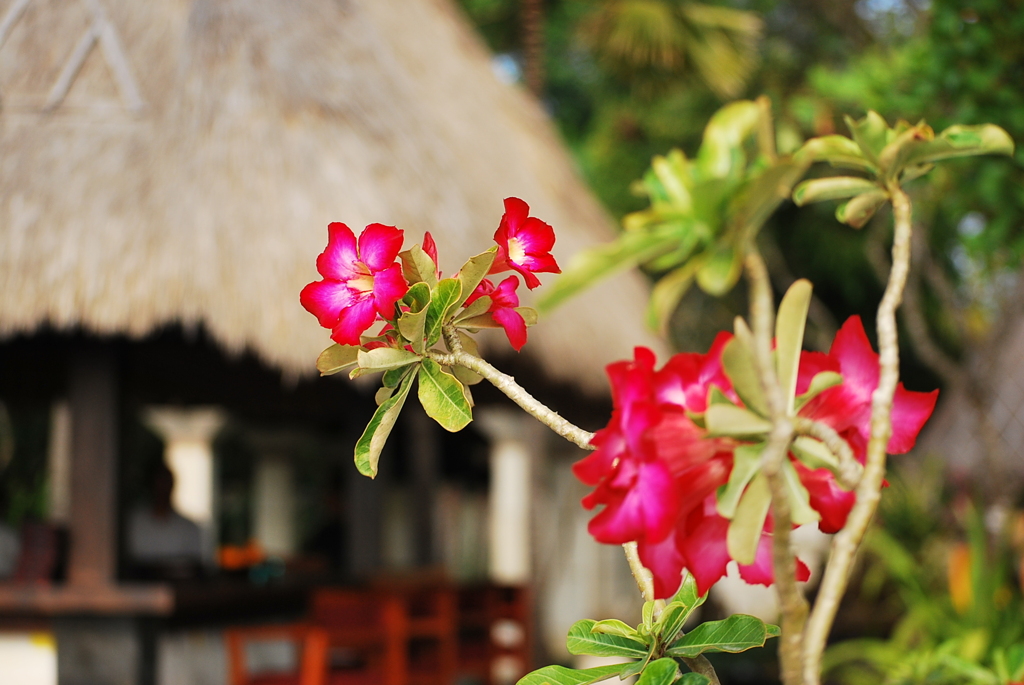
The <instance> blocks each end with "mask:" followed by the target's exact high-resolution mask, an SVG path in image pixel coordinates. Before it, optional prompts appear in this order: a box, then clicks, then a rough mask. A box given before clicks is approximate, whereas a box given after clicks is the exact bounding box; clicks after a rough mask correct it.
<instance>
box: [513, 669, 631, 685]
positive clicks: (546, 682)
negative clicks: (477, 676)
mask: <svg viewBox="0 0 1024 685" xmlns="http://www.w3.org/2000/svg"><path fill="white" fill-rule="evenodd" d="M621 670H622V664H612V665H610V666H597V667H595V668H585V669H582V670H577V669H574V668H566V667H565V666H545V667H544V668H541V669H539V670H536V671H534V672H533V673H527V674H526V675H524V676H523V677H522V678H520V679H519V682H518V683H516V685H590V684H591V683H596V682H598V681H600V680H605V679H607V678H610V677H612V676H613V675H618V674H619V671H621Z"/></svg>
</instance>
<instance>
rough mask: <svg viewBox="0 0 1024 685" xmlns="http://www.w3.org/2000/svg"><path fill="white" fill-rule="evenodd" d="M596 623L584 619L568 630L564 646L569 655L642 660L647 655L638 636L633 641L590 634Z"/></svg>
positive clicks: (643, 644) (645, 644)
mask: <svg viewBox="0 0 1024 685" xmlns="http://www.w3.org/2000/svg"><path fill="white" fill-rule="evenodd" d="M596 623H597V621H592V620H590V619H586V620H583V621H576V623H574V624H573V626H572V628H570V629H569V636H568V637H567V638H566V640H565V646H566V648H567V649H568V650H569V653H570V654H576V655H587V656H624V657H630V658H633V659H642V658H643V657H644V656H646V655H647V652H648V645H647V643H646V642H645V641H644V640H643V638H642V637H641V636H640V635H637V637H636V638H635V639H633V638H628V637H623V636H621V635H606V634H603V633H595V632H592V628H593V627H594V625H595V624H596Z"/></svg>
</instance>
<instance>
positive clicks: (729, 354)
mask: <svg viewBox="0 0 1024 685" xmlns="http://www.w3.org/2000/svg"><path fill="white" fill-rule="evenodd" d="M734 328H735V331H736V337H734V338H733V339H732V340H730V341H729V342H728V343H726V345H725V348H724V349H723V350H722V368H723V369H724V371H725V375H726V376H728V377H729V380H730V381H732V387H733V390H735V391H736V394H737V395H739V397H740V399H741V400H743V404H745V405H747V407H748V408H749V409H751V410H752V411H754V412H755V413H757V414H760V415H761V416H765V415H767V414H768V403H767V402H766V401H765V398H764V390H762V389H761V381H760V379H759V378H758V377H757V372H755V371H754V358H753V356H752V355H751V352H750V342H751V340H752V338H753V335H752V334H751V333H750V329H749V328H747V324H746V322H745V321H743V319H741V318H740V317H736V322H735V324H734Z"/></svg>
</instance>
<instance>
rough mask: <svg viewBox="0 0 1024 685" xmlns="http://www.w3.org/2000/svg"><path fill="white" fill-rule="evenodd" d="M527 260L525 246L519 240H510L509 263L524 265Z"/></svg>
mask: <svg viewBox="0 0 1024 685" xmlns="http://www.w3.org/2000/svg"><path fill="white" fill-rule="evenodd" d="M525 259H526V250H525V249H523V244H522V243H521V242H519V238H509V240H508V261H510V262H515V263H516V264H522V263H523V261H524V260H525Z"/></svg>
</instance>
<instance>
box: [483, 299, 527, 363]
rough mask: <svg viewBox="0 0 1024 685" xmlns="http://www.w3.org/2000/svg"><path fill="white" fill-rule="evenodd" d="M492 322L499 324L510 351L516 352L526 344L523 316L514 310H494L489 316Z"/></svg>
mask: <svg viewBox="0 0 1024 685" xmlns="http://www.w3.org/2000/svg"><path fill="white" fill-rule="evenodd" d="M491 316H493V317H494V320H495V321H497V322H498V323H499V324H501V327H502V328H504V329H505V335H507V336H508V342H509V344H511V345H512V349H513V350H515V351H516V352H518V351H519V350H521V349H523V345H525V344H526V320H525V319H523V315H522V314H520V313H519V312H517V311H516V310H514V309H506V308H501V309H495V310H494V313H493V314H491Z"/></svg>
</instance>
